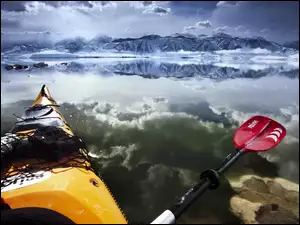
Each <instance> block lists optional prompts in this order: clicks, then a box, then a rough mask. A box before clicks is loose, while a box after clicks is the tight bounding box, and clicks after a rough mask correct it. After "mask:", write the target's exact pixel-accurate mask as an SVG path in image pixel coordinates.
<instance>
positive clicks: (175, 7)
mask: <svg viewBox="0 0 300 225" xmlns="http://www.w3.org/2000/svg"><path fill="white" fill-rule="evenodd" d="M217 3H218V1H170V3H169V4H170V7H171V9H172V12H173V13H174V14H175V15H178V16H187V17H192V16H195V15H196V16H205V15H210V14H211V12H212V11H213V10H214V9H215V8H216V5H217Z"/></svg>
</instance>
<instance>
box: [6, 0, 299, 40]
mask: <svg viewBox="0 0 300 225" xmlns="http://www.w3.org/2000/svg"><path fill="white" fill-rule="evenodd" d="M217 32H225V33H228V34H230V35H234V36H242V37H244V36H246V37H253V36H261V37H264V38H266V39H268V40H271V41H275V42H278V43H284V42H289V41H294V40H298V39H299V2H297V1H294V2H292V1H257V2H255V1H157V2H156V1H126V2H125V1H123V2H114V1H53V2H51V1H2V2H1V34H2V38H1V39H2V40H3V39H6V40H10V41H22V40H25V39H26V40H34V39H43V40H52V41H57V40H58V39H63V38H74V37H78V36H81V37H83V38H86V39H91V38H93V37H95V36H99V35H108V36H111V37H139V36H143V35H147V34H158V35H162V36H166V35H171V34H174V33H190V34H195V35H200V34H205V35H212V34H214V33H217Z"/></svg>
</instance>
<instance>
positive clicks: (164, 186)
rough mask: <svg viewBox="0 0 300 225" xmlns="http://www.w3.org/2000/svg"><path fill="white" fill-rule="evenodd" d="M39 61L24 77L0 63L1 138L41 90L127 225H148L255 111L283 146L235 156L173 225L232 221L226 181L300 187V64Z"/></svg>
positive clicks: (215, 159)
mask: <svg viewBox="0 0 300 225" xmlns="http://www.w3.org/2000/svg"><path fill="white" fill-rule="evenodd" d="M45 62H46V63H48V64H49V66H48V67H46V68H38V69H32V70H28V71H15V70H11V71H6V70H5V69H4V64H2V66H1V134H2V135H3V133H4V132H7V131H8V130H9V129H10V128H11V127H12V125H13V123H14V122H15V121H16V118H15V117H14V116H13V115H12V114H13V113H15V114H17V115H21V112H23V110H24V107H26V106H29V105H30V104H31V103H32V101H33V100H34V99H35V97H36V96H37V94H38V92H39V91H40V88H41V87H42V85H43V84H46V85H47V86H48V87H49V89H50V92H51V94H52V96H53V97H54V99H56V100H57V102H58V103H60V104H61V110H62V112H63V114H64V115H65V117H66V119H67V120H68V122H69V123H70V124H71V127H72V129H73V131H74V132H75V133H76V134H78V135H80V136H82V137H83V139H84V140H85V142H86V143H87V145H88V147H89V149H90V150H91V152H92V153H93V156H94V157H95V161H96V164H97V169H98V170H99V172H100V173H101V175H102V177H103V179H104V180H105V181H106V183H107V185H108V187H109V188H110V189H111V191H112V193H113V194H114V196H115V198H116V200H117V201H118V202H119V204H120V206H121V208H122V209H123V210H124V212H125V214H126V215H127V217H128V219H129V221H131V222H150V221H152V220H153V219H154V218H155V216H157V215H158V214H159V213H160V212H162V211H163V210H164V209H165V208H167V207H169V206H170V205H171V204H173V203H174V202H175V201H176V200H177V198H178V197H180V196H181V195H182V194H183V193H184V192H185V191H186V190H188V189H189V188H190V187H191V186H192V185H193V184H195V182H197V180H198V178H199V174H200V173H201V172H202V171H203V170H205V169H210V168H215V167H217V166H218V165H219V164H220V163H221V161H222V160H223V158H224V157H225V156H226V155H227V154H229V153H230V152H231V151H233V141H232V140H233V134H234V131H235V129H236V128H237V127H238V126H239V125H241V124H242V123H243V122H244V121H246V120H247V119H248V118H250V117H251V116H254V115H257V114H259V115H265V116H269V117H271V118H273V119H275V120H277V121H279V122H281V123H282V124H283V125H284V126H285V127H286V129H287V137H286V138H285V140H284V141H283V143H281V144H280V145H279V146H278V147H277V148H275V149H273V150H271V151H269V152H267V153H266V154H263V155H257V154H248V155H245V156H243V157H242V158H241V159H240V160H239V161H238V162H237V164H235V165H234V166H233V167H232V168H231V169H230V170H229V171H228V173H227V174H226V179H224V181H223V183H222V185H221V187H220V188H219V189H217V190H215V191H213V192H211V193H206V194H205V195H203V197H201V198H200V199H199V200H198V201H197V203H196V204H195V205H194V206H193V207H192V208H191V209H190V210H189V211H188V212H187V213H186V214H185V215H184V216H183V217H182V218H181V220H180V221H179V223H180V222H181V223H186V222H191V223H205V222H208V223H213V222H218V221H222V222H223V223H230V222H239V219H238V218H237V217H235V216H234V215H233V214H231V212H230V211H229V210H228V209H229V200H230V198H231V196H232V195H233V194H234V192H233V190H232V189H231V187H230V185H229V183H228V181H227V179H229V180H230V179H234V178H235V177H239V176H241V175H243V174H256V175H259V176H263V177H282V178H285V179H288V180H291V181H294V182H296V183H299V66H298V67H287V66H285V65H272V66H271V67H270V66H268V65H264V64H260V65H230V66H224V65H210V64H206V65H204V64H197V63H193V62H190V63H189V62H188V61H185V63H182V62H174V61H169V62H166V61H159V60H132V59H123V60H116V59H110V60H108V59H94V60H91V59H90V60H87V59H85V60H68V61H63V60H62V61H54V60H52V61H45ZM64 62H65V63H64ZM29 64H30V63H29Z"/></svg>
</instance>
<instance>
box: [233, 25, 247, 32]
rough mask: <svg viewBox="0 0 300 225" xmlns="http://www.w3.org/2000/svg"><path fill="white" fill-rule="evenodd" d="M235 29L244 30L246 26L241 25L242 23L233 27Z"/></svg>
mask: <svg viewBox="0 0 300 225" xmlns="http://www.w3.org/2000/svg"><path fill="white" fill-rule="evenodd" d="M234 29H235V30H236V31H245V30H246V27H245V26H243V25H239V26H237V27H235V28H234Z"/></svg>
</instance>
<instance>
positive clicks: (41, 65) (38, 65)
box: [4, 62, 48, 71]
mask: <svg viewBox="0 0 300 225" xmlns="http://www.w3.org/2000/svg"><path fill="white" fill-rule="evenodd" d="M45 67H48V64H47V63H44V62H40V63H35V64H33V65H31V66H28V65H20V64H15V65H8V64H7V65H5V66H4V68H5V69H6V70H8V71H9V70H13V69H14V70H27V69H32V68H45Z"/></svg>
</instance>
